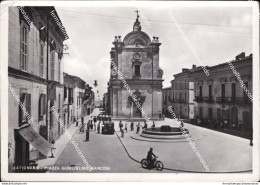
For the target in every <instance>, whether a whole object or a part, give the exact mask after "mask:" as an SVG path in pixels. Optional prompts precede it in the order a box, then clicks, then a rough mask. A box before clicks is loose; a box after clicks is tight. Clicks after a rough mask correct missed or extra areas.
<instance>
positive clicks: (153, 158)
mask: <svg viewBox="0 0 260 185" xmlns="http://www.w3.org/2000/svg"><path fill="white" fill-rule="evenodd" d="M146 159H147V161H148V163H149V164H150V165H153V164H154V162H155V161H156V155H154V153H153V148H150V150H149V151H148V153H147V157H146Z"/></svg>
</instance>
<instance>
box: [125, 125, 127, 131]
mask: <svg viewBox="0 0 260 185" xmlns="http://www.w3.org/2000/svg"><path fill="white" fill-rule="evenodd" d="M125 132H127V123H125Z"/></svg>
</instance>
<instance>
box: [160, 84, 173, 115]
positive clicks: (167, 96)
mask: <svg viewBox="0 0 260 185" xmlns="http://www.w3.org/2000/svg"><path fill="white" fill-rule="evenodd" d="M162 94H163V100H162V101H163V108H162V112H163V115H164V116H165V117H168V118H170V117H171V113H170V112H169V111H168V109H167V108H168V107H170V106H173V99H172V95H173V92H172V87H171V86H170V87H164V88H163V89H162Z"/></svg>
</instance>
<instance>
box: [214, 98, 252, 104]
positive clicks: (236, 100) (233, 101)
mask: <svg viewBox="0 0 260 185" xmlns="http://www.w3.org/2000/svg"><path fill="white" fill-rule="evenodd" d="M216 102H217V103H221V104H236V105H251V104H252V102H251V100H250V99H249V98H248V97H216Z"/></svg>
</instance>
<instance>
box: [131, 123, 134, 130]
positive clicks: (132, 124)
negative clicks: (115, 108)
mask: <svg viewBox="0 0 260 185" xmlns="http://www.w3.org/2000/svg"><path fill="white" fill-rule="evenodd" d="M133 130H134V122H131V131H133Z"/></svg>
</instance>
